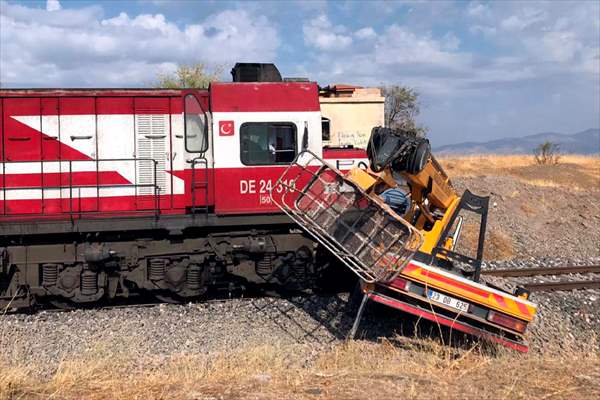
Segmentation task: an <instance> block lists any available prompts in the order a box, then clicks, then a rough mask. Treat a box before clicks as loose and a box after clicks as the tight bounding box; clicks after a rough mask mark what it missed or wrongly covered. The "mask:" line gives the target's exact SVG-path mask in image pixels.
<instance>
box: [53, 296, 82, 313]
mask: <svg viewBox="0 0 600 400" xmlns="http://www.w3.org/2000/svg"><path fill="white" fill-rule="evenodd" d="M48 303H50V304H52V306H54V307H56V308H59V309H61V310H74V309H75V304H73V303H72V302H71V301H69V300H67V299H62V298H60V297H54V298H51V299H49V300H48Z"/></svg>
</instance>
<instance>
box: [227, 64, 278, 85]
mask: <svg viewBox="0 0 600 400" xmlns="http://www.w3.org/2000/svg"><path fill="white" fill-rule="evenodd" d="M231 76H232V77H233V81H234V82H281V81H282V79H281V74H280V73H279V70H278V69H277V67H276V66H275V64H270V63H269V64H263V63H236V64H235V67H233V69H232V70H231Z"/></svg>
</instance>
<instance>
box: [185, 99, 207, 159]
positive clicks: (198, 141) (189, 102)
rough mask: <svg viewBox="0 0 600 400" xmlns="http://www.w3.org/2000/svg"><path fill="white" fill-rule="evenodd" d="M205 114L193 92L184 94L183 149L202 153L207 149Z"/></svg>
mask: <svg viewBox="0 0 600 400" xmlns="http://www.w3.org/2000/svg"><path fill="white" fill-rule="evenodd" d="M206 128H207V126H206V115H205V114H204V110H202V106H200V103H199V102H198V99H196V96H194V95H193V94H188V95H186V96H185V149H186V150H187V151H189V152H190V153H203V152H205V151H206V150H207V149H208V131H207V129H206Z"/></svg>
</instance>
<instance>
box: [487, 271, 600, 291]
mask: <svg viewBox="0 0 600 400" xmlns="http://www.w3.org/2000/svg"><path fill="white" fill-rule="evenodd" d="M481 273H482V274H483V275H488V276H499V277H505V278H518V277H531V276H550V275H570V274H600V265H574V266H563V267H542V268H506V269H496V270H488V271H482V272H481ZM520 286H522V287H524V288H525V289H527V290H529V291H531V292H553V291H559V290H565V291H570V290H584V289H600V279H597V278H594V279H588V280H577V281H557V282H532V283H522V284H521V285H520Z"/></svg>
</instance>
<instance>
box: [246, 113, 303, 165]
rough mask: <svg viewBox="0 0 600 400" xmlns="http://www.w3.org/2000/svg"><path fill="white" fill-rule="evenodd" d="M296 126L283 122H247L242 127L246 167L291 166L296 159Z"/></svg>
mask: <svg viewBox="0 0 600 400" xmlns="http://www.w3.org/2000/svg"><path fill="white" fill-rule="evenodd" d="M296 136H297V135H296V125H294V124H292V123H283V122H247V123H244V124H242V126H241V127H240V142H241V146H240V147H241V155H240V156H241V160H242V163H243V164H244V165H273V164H289V163H291V162H292V161H293V160H294V157H296V153H297V152H296V147H297V146H296Z"/></svg>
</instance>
